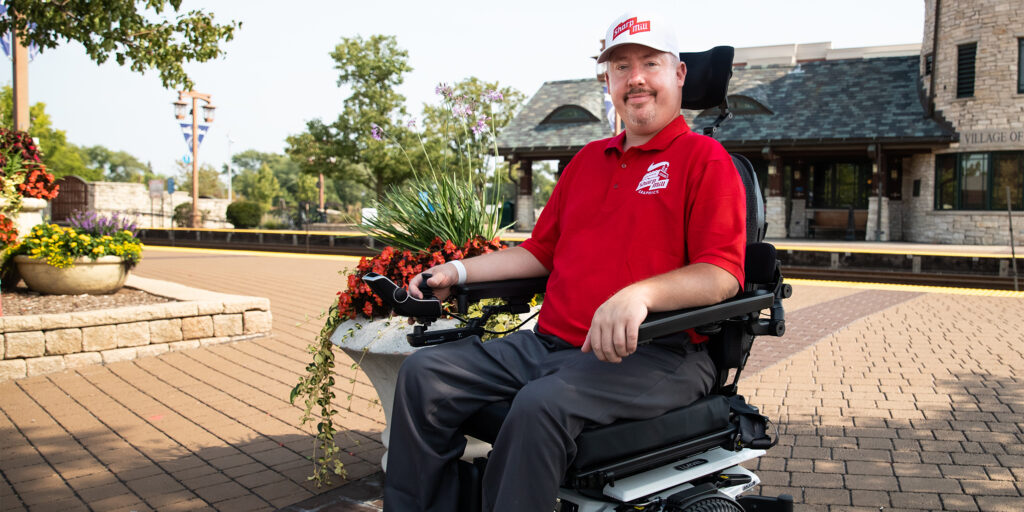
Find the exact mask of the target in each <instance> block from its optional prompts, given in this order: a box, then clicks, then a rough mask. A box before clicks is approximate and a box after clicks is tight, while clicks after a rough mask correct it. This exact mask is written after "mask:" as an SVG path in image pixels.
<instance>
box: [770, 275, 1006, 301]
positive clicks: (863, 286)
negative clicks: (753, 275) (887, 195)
mask: <svg viewBox="0 0 1024 512" xmlns="http://www.w3.org/2000/svg"><path fill="white" fill-rule="evenodd" d="M786 282H787V283H789V284H800V285H808V286H831V287H834V288H856V289H860V290H892V291H901V292H922V293H945V294H949V295H972V296H976V297H1007V298H1015V299H1020V298H1024V292H1015V291H1010V290H989V289H985V288H953V287H950V286H923V285H917V284H890V283H864V282H856V281H826V280H824V279H786Z"/></svg>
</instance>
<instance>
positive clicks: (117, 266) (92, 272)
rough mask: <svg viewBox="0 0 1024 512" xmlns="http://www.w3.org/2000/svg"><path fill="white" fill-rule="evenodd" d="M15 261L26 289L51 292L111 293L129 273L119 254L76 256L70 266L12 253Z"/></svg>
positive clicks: (77, 293) (122, 282)
mask: <svg viewBox="0 0 1024 512" xmlns="http://www.w3.org/2000/svg"><path fill="white" fill-rule="evenodd" d="M14 262H15V264H17V266H18V273H19V274H21V278H22V279H24V280H25V284H26V285H27V286H28V287H29V289H31V290H34V291H37V292H39V293H46V294H50V295H81V294H83V293H88V294H90V295H101V294H105V293H114V292H116V291H117V290H120V289H121V287H122V286H124V280H125V278H126V277H128V265H127V264H125V263H124V261H122V260H121V258H120V257H119V256H101V257H99V258H97V259H96V260H91V259H89V258H79V259H77V260H75V265H74V266H73V267H71V268H56V267H52V266H50V265H48V264H47V263H46V261H45V260H36V259H32V258H29V257H28V256H25V255H18V256H15V257H14Z"/></svg>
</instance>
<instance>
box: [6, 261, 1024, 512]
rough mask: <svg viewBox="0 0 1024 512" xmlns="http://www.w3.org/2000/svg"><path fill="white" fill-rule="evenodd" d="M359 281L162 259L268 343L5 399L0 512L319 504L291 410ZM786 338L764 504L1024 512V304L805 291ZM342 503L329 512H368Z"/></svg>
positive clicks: (349, 420) (65, 377)
mask: <svg viewBox="0 0 1024 512" xmlns="http://www.w3.org/2000/svg"><path fill="white" fill-rule="evenodd" d="M351 263H352V262H351V260H343V259H324V258H303V257H300V256H282V255H253V254H238V253H202V252H186V251H169V250H166V249H160V248H150V249H147V251H146V254H145V259H144V261H143V263H142V265H140V266H139V268H138V269H137V270H136V271H137V273H139V274H140V275H143V276H145V277H153V278H160V279H166V280H170V281H176V282H181V283H184V284H188V285H191V286H196V287H201V288H206V289H211V290H215V291H221V292H227V293H239V294H247V295H258V296H265V297H270V299H271V307H272V311H273V314H274V331H273V335H272V336H270V337H267V338H262V339H257V340H250V341H245V342H239V343H234V344H229V345H220V346H212V347H204V348H199V349H193V350H188V351H182V352H176V353H168V354H164V355H161V356H157V357H151V358H145V359H139V360H136V361H128V362H122V363H115V364H111V365H107V366H97V367H92V368H86V369H79V370H72V371H67V372H63V373H58V374H52V375H48V376H42V377H35V378H30V379H22V380H18V381H13V382H5V383H0V450H2V451H0V453H2V455H0V477H2V478H0V511H3V510H25V509H30V510H51V509H60V510H62V511H63V510H148V509H157V510H200V509H215V510H272V509H275V508H279V507H283V506H286V505H290V504H293V503H296V502H300V501H304V500H305V501H306V502H307V503H312V502H313V501H315V500H316V499H318V498H312V497H313V496H314V494H316V493H318V492H322V491H323V490H317V489H316V488H315V487H313V486H312V485H310V484H309V483H308V482H306V480H305V478H306V476H307V475H308V474H309V472H310V465H309V463H308V461H307V459H306V457H308V456H309V455H310V454H311V453H312V442H311V438H310V436H309V434H308V432H307V431H303V430H302V429H299V428H298V426H297V425H298V421H297V418H298V416H299V414H300V410H299V409H298V407H294V406H291V405H290V404H288V402H287V395H288V391H289V390H290V389H291V387H292V386H293V385H294V383H295V382H296V380H297V379H298V377H299V375H300V374H301V372H302V370H303V368H304V366H305V364H306V363H307V360H308V354H307V353H306V351H305V346H306V345H307V344H308V343H309V341H310V340H311V339H312V337H313V336H314V335H315V333H316V332H317V331H318V330H319V327H320V321H319V320H317V319H316V318H315V316H316V314H317V313H319V312H320V311H322V310H323V309H324V307H325V306H326V304H328V303H329V301H330V300H331V298H332V297H333V296H334V293H335V292H336V291H337V289H338V288H339V287H340V286H341V285H342V284H341V280H340V279H339V278H338V277H337V276H336V272H337V271H338V270H340V269H341V268H343V267H345V266H347V265H351ZM787 320H788V327H789V331H788V333H787V335H786V337H784V338H781V339H773V338H760V339H759V341H758V344H757V345H756V346H755V350H754V352H753V355H752V359H751V362H750V366H749V367H748V370H747V372H746V375H747V377H746V378H745V381H744V383H743V384H742V386H741V389H742V390H743V391H744V393H745V394H746V395H747V396H748V397H749V398H750V400H751V402H752V403H754V404H757V405H760V406H762V408H763V409H764V410H765V411H766V412H767V413H769V414H771V415H772V416H773V418H777V419H778V420H779V423H780V427H781V430H782V433H783V436H782V440H781V441H780V443H779V446H777V447H775V448H773V449H772V450H771V451H770V452H769V456H767V457H764V458H762V459H760V461H759V462H758V463H757V464H756V465H755V466H756V467H757V470H758V474H759V475H761V477H762V478H763V479H764V483H763V485H762V487H761V489H762V490H763V491H764V492H766V493H779V492H789V493H791V494H793V495H794V496H795V497H796V498H797V502H798V503H799V505H798V509H800V510H830V511H846V510H865V511H867V510H871V511H877V510H879V507H885V510H894V509H901V510H904V509H905V510H938V509H946V510H1024V504H1022V503H1021V501H1020V500H1021V492H1022V491H1024V488H1022V485H1024V484H1022V483H1021V482H1022V481H1024V450H1022V449H1021V446H1024V443H1022V441H1024V434H1022V428H1024V396H1022V386H1021V377H1020V375H1019V371H1018V370H1017V368H1019V367H1021V358H1022V350H1024V348H1022V345H1024V343H1022V339H1021V334H1020V332H1019V327H1017V328H1016V329H1017V330H1016V331H1014V330H1012V329H1014V328H1015V326H1019V325H1021V324H1022V322H1024V309H1022V304H1021V301H1020V299H1006V298H992V297H964V296H958V295H944V294H920V293H916V292H906V291H879V290H860V289H851V288H845V287H835V286H811V285H797V286H796V287H795V294H794V297H793V298H792V299H790V300H789V301H788V302H787ZM339 357H344V356H343V355H341V354H339ZM339 368H340V370H341V371H343V372H344V371H349V370H347V366H346V365H344V364H339ZM344 376H345V377H353V378H355V379H356V382H355V384H354V385H352V384H348V383H347V381H345V379H341V380H342V381H343V386H344V387H343V388H342V389H339V396H343V397H344V396H346V395H347V394H349V392H350V391H351V392H352V394H353V406H352V409H353V410H352V411H351V412H348V411H345V412H343V414H342V415H341V418H339V424H340V425H341V427H343V428H344V429H345V431H344V432H343V434H342V435H340V436H339V443H341V444H342V445H343V446H344V447H345V451H346V452H347V453H346V454H345V456H344V460H345V462H346V467H347V469H348V471H349V475H350V477H351V478H353V479H358V478H360V477H362V476H365V475H369V474H371V473H374V472H376V471H378V470H379V464H378V462H379V459H380V455H381V451H382V448H381V446H380V444H379V432H380V429H381V428H382V427H383V424H382V420H383V415H382V413H381V412H380V409H379V407H378V406H376V405H374V404H373V403H372V401H373V400H374V399H375V398H376V397H375V394H374V392H373V389H372V387H370V385H369V383H368V381H367V380H366V379H365V376H362V375H359V374H350V375H344ZM347 488H348V487H342V488H340V489H337V490H334V491H332V493H333V494H335V495H338V496H341V497H342V499H340V500H327V501H324V503H328V502H329V503H334V505H328V506H327V507H326V508H322V509H321V510H323V511H326V510H355V509H356V508H359V509H360V510H365V508H360V507H354V506H352V505H345V504H344V503H346V502H347V503H351V502H352V500H351V499H349V498H346V497H345V493H346V491H345V489H347ZM360 492H366V490H365V489H363V490H362V491H360ZM320 497H321V498H322V497H324V495H321V496H320ZM350 497H351V496H350ZM310 498H312V500H311V499H310ZM339 503H341V504H339Z"/></svg>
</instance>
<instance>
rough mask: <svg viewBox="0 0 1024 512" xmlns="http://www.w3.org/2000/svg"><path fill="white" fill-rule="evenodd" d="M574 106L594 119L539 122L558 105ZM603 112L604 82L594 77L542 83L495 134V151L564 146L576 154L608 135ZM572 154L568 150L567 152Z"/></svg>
mask: <svg viewBox="0 0 1024 512" xmlns="http://www.w3.org/2000/svg"><path fill="white" fill-rule="evenodd" d="M565 105H576V106H579V107H582V108H583V109H584V110H586V111H587V112H589V113H590V114H592V115H593V116H594V117H595V118H596V120H594V121H590V122H580V123H548V124H541V122H542V121H544V119H545V118H547V117H548V115H550V114H551V113H552V112H554V111H555V109H557V108H558V107H561V106H565ZM612 135H613V133H612V127H611V123H609V122H608V121H607V120H606V117H605V112H604V85H603V84H601V82H598V81H597V80H596V79H592V78H591V79H581V80H560V81H557V82H545V83H544V85H542V86H541V87H540V90H538V91H537V94H534V95H533V97H532V98H530V101H528V102H527V103H526V105H525V106H524V107H523V109H522V110H521V111H520V112H519V114H518V115H517V116H516V117H515V118H513V119H512V121H511V122H509V124H508V125H507V126H505V128H504V129H503V130H502V131H501V134H499V135H498V151H499V152H501V153H502V154H507V153H510V152H511V151H513V150H517V151H524V150H527V151H528V150H531V149H532V150H544V149H565V150H570V151H571V152H572V153H575V152H576V151H578V150H579V149H580V148H582V147H583V146H584V145H585V144H587V143H588V142H591V141H593V140H597V139H604V138H608V137H611V136H612ZM570 154H571V153H570Z"/></svg>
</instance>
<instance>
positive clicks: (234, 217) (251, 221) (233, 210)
mask: <svg viewBox="0 0 1024 512" xmlns="http://www.w3.org/2000/svg"><path fill="white" fill-rule="evenodd" d="M226 215H227V218H228V222H230V223H232V224H234V225H235V227H236V228H239V229H250V228H254V227H256V226H259V225H260V218H262V217H263V206H261V205H260V204H259V203H257V202H255V201H235V202H233V203H231V204H229V205H228V210H227V213H226Z"/></svg>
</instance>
